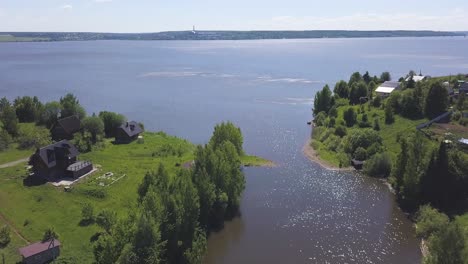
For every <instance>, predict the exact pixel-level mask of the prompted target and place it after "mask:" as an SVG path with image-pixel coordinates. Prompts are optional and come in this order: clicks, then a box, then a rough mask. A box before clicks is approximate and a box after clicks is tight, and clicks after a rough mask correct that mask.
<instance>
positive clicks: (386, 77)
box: [380, 72, 392, 82]
mask: <svg viewBox="0 0 468 264" xmlns="http://www.w3.org/2000/svg"><path fill="white" fill-rule="evenodd" d="M391 79H392V76H391V75H390V73H389V72H382V74H381V75H380V81H381V82H387V81H390V80H391Z"/></svg>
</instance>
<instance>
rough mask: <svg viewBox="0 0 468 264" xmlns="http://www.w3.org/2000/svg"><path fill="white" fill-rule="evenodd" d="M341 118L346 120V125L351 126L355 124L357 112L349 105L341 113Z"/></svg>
mask: <svg viewBox="0 0 468 264" xmlns="http://www.w3.org/2000/svg"><path fill="white" fill-rule="evenodd" d="M343 118H344V120H345V122H346V126H347V127H352V126H354V124H356V119H357V114H356V112H355V111H354V108H352V107H350V108H348V110H346V111H345V112H344V114H343Z"/></svg>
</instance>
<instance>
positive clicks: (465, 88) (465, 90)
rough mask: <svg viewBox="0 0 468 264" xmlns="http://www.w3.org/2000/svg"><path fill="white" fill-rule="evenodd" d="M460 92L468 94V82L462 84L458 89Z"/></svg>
mask: <svg viewBox="0 0 468 264" xmlns="http://www.w3.org/2000/svg"><path fill="white" fill-rule="evenodd" d="M458 93H464V94H468V82H465V83H462V84H460V88H459V89H458Z"/></svg>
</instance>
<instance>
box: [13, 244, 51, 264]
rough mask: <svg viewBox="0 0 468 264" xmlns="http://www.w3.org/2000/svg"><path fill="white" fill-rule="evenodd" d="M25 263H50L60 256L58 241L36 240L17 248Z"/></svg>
mask: <svg viewBox="0 0 468 264" xmlns="http://www.w3.org/2000/svg"><path fill="white" fill-rule="evenodd" d="M19 253H20V255H21V256H22V257H23V261H22V262H23V263H25V264H44V263H50V262H51V261H53V260H54V259H56V258H58V257H59V256H60V242H59V241H58V240H57V239H54V240H51V241H46V242H37V243H34V244H31V245H29V246H26V247H23V248H20V249H19Z"/></svg>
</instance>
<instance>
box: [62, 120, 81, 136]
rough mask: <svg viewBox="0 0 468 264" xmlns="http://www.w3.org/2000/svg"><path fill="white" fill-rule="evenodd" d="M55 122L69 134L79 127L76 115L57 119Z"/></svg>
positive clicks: (79, 123)
mask: <svg viewBox="0 0 468 264" xmlns="http://www.w3.org/2000/svg"><path fill="white" fill-rule="evenodd" d="M57 124H58V125H60V126H61V127H62V128H63V129H64V130H65V131H66V132H67V133H69V134H73V133H75V132H77V131H79V130H80V128H81V121H80V119H79V118H78V116H76V115H72V116H69V117H65V118H62V119H59V120H58V121H57Z"/></svg>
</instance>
